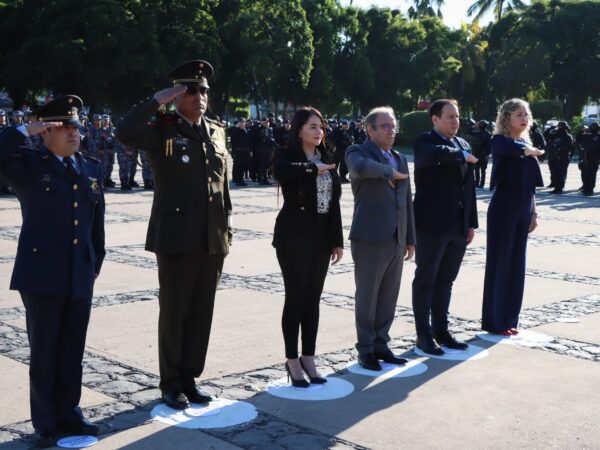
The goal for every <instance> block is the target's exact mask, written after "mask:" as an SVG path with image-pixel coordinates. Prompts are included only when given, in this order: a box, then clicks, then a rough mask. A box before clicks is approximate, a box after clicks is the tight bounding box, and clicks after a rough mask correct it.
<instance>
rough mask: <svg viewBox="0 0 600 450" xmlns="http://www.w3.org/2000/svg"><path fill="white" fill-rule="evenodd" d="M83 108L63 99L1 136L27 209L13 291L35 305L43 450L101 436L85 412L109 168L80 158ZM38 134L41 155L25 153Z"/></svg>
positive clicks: (34, 353) (31, 332)
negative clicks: (68, 437) (85, 362)
mask: <svg viewBox="0 0 600 450" xmlns="http://www.w3.org/2000/svg"><path fill="white" fill-rule="evenodd" d="M81 106H82V101H81V99H80V98H79V97H77V96H74V95H66V96H63V97H59V98H57V99H55V100H53V101H51V102H49V103H47V104H46V105H44V106H42V107H41V108H40V109H39V111H38V118H39V122H34V123H29V124H22V125H19V126H18V127H15V128H11V129H9V130H7V131H6V132H4V133H2V135H0V173H1V174H2V175H3V176H5V177H6V178H7V179H8V180H9V181H10V183H11V185H12V186H13V188H14V191H15V193H16V195H17V198H18V199H19V202H20V204H21V209H22V212H23V214H22V215H23V225H22V226H21V235H20V236H19V246H18V249H17V257H16V259H15V265H14V270H13V274H12V279H11V283H10V288H11V289H14V290H18V291H19V293H20V294H21V298H22V300H23V304H24V305H25V314H26V319H27V320H26V322H27V337H28V339H29V348H30V352H31V356H30V363H29V382H30V403H31V421H32V424H33V428H34V430H35V433H34V436H33V439H34V441H35V443H36V444H37V445H38V446H41V447H49V446H53V445H54V444H55V441H56V435H57V434H59V433H68V434H90V435H95V434H98V432H99V428H98V426H97V425H94V424H92V423H90V422H88V421H86V420H85V419H84V418H83V415H82V413H81V409H80V408H79V400H80V397H81V378H82V359H83V352H84V348H85V337H86V332H87V326H88V321H89V317H90V311H91V307H92V292H93V287H94V280H95V279H96V277H97V276H98V274H99V273H100V267H101V266H102V261H103V259H104V255H105V250H104V196H103V193H102V169H101V167H100V164H99V163H98V161H96V160H94V159H91V158H88V157H86V156H84V155H82V154H81V153H79V152H78V151H77V149H78V148H79V145H80V135H79V127H80V125H81V124H80V123H79V120H78V115H77V111H78V110H79V109H80V108H81ZM36 135H41V137H42V139H43V145H42V147H41V148H40V150H37V151H32V150H29V149H27V148H26V147H24V143H25V138H26V137H28V136H36Z"/></svg>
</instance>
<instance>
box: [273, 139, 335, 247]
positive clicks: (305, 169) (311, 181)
mask: <svg viewBox="0 0 600 450" xmlns="http://www.w3.org/2000/svg"><path fill="white" fill-rule="evenodd" d="M321 160H322V161H323V163H325V164H333V158H332V157H331V155H329V154H327V153H326V152H325V153H323V154H322V155H321ZM329 172H330V173H331V176H332V178H333V195H332V199H331V205H330V209H329V214H327V223H326V226H325V227H323V224H322V223H321V222H320V220H319V216H320V214H319V213H318V212H317V181H316V180H317V175H318V170H317V166H316V165H315V164H314V163H312V162H308V160H307V159H306V156H305V155H304V153H303V152H299V153H298V154H291V153H290V152H289V151H288V150H287V149H277V150H276V151H275V155H274V157H273V174H274V176H275V178H276V179H277V180H278V181H279V183H280V185H281V191H282V193H283V206H282V208H281V211H279V214H278V215H277V220H276V221H275V233H274V236H273V246H274V247H276V248H287V249H292V250H305V249H317V248H319V247H320V248H327V249H328V250H332V249H333V248H335V247H343V246H344V238H343V234H342V216H341V211H340V196H341V193H342V187H341V184H340V179H339V177H338V174H337V172H336V171H335V170H330V171H329Z"/></svg>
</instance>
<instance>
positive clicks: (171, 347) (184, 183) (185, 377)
mask: <svg viewBox="0 0 600 450" xmlns="http://www.w3.org/2000/svg"><path fill="white" fill-rule="evenodd" d="M212 74H213V68H212V66H211V65H210V64H209V63H208V62H206V61H202V60H193V61H188V62H186V63H184V64H182V65H180V66H178V67H176V68H174V69H173V70H171V71H170V72H169V74H168V75H167V78H168V79H169V80H170V81H171V86H172V87H169V88H167V89H163V90H161V91H158V92H156V93H155V94H154V96H153V97H152V98H148V99H146V100H143V101H142V102H140V103H138V104H137V105H135V106H134V107H133V109H132V110H131V111H130V112H129V113H127V115H126V116H125V117H124V118H123V119H122V120H121V122H120V124H119V126H118V128H117V138H118V139H119V140H120V141H121V142H123V143H124V144H125V145H129V146H131V147H134V148H140V149H142V150H145V151H147V152H148V157H149V159H150V162H151V165H152V171H153V174H154V190H155V195H154V201H153V204H152V213H151V215H150V222H149V224H148V234H147V239H146V250H148V251H151V252H154V253H156V259H157V262H158V281H159V285H160V293H159V306H160V316H159V322H158V340H159V344H158V347H159V348H158V353H159V367H160V389H161V391H162V398H163V400H164V402H165V403H166V404H167V405H168V406H169V407H171V408H175V409H186V408H187V407H188V406H189V402H192V403H206V402H209V401H210V400H211V397H210V395H208V394H207V393H205V392H203V391H202V390H201V389H200V388H198V387H197V386H196V383H195V380H194V379H195V378H197V377H199V376H200V375H201V374H202V371H203V369H204V363H205V358H206V351H207V348H208V340H209V336H210V328H211V323H212V315H213V306H214V301H215V292H216V289H217V284H218V282H219V278H220V276H221V271H222V268H223V261H224V259H225V256H226V255H227V253H228V252H229V245H230V244H231V228H230V220H229V218H230V215H231V200H230V197H229V181H228V175H227V149H226V148H225V133H224V130H223V128H222V127H221V126H220V124H218V123H217V122H215V121H213V120H210V119H208V118H207V117H206V116H205V113H206V109H207V104H208V89H209V87H208V81H207V80H208V79H209V78H210V77H211V76H212ZM171 101H174V103H175V111H176V112H174V113H159V112H158V111H159V108H160V106H161V105H165V104H167V103H169V102H171Z"/></svg>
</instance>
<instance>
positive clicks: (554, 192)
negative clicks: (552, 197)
mask: <svg viewBox="0 0 600 450" xmlns="http://www.w3.org/2000/svg"><path fill="white" fill-rule="evenodd" d="M550 193H551V194H562V193H563V190H562V189H559V188H554V190H553V191H550Z"/></svg>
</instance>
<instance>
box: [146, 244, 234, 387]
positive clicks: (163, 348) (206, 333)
mask: <svg viewBox="0 0 600 450" xmlns="http://www.w3.org/2000/svg"><path fill="white" fill-rule="evenodd" d="M224 259H225V256H224V255H211V254H209V253H201V254H195V255H164V254H157V255H156V260H157V262H158V282H159V285H160V293H159V296H158V302H159V306H160V314H159V318H158V358H159V368H160V389H161V391H163V392H169V391H175V392H180V391H183V390H186V389H189V388H192V387H193V386H194V385H195V381H194V378H197V377H199V376H200V375H201V374H202V371H203V370H204V363H205V360H206V351H207V349H208V339H209V337H210V327H211V324H212V316H213V307H214V303H215V292H216V290H217V284H218V282H219V278H220V277H221V271H222V270H223V260H224Z"/></svg>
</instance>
